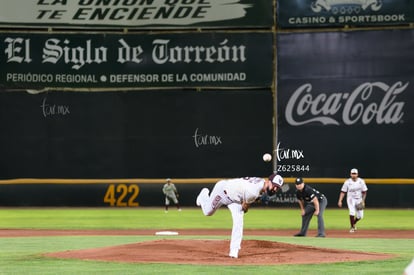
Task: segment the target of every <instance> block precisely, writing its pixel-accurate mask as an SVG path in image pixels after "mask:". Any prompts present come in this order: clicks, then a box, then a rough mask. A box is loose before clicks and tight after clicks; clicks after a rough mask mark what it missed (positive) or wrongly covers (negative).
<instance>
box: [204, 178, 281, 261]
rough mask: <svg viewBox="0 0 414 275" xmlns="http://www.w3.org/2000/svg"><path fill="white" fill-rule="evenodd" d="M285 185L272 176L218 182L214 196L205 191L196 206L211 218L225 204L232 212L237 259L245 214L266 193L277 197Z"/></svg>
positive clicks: (232, 254) (232, 253)
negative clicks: (276, 194)
mask: <svg viewBox="0 0 414 275" xmlns="http://www.w3.org/2000/svg"><path fill="white" fill-rule="evenodd" d="M282 185H283V178H282V177H281V176H280V175H277V174H276V173H275V174H272V175H270V176H269V178H260V177H245V178H234V179H225V180H220V181H219V182H217V183H216V185H215V186H214V188H213V190H212V191H211V194H210V195H209V192H210V190H209V189H207V188H203V189H202V190H201V192H200V194H199V195H198V197H197V200H196V204H197V206H201V209H202V211H203V213H204V215H205V216H212V215H213V214H214V213H215V212H216V210H217V209H219V208H220V207H221V206H222V205H226V206H227V207H228V209H229V210H230V212H231V216H232V219H233V228H232V232H231V240H230V253H229V256H230V257H232V258H238V256H239V250H240V248H241V241H242V238H243V219H244V213H246V212H247V211H248V209H249V205H250V204H251V203H253V202H255V201H256V199H257V198H258V197H260V196H261V195H262V194H263V193H264V192H267V193H269V195H272V194H274V193H275V192H277V191H278V189H280V188H281V187H282Z"/></svg>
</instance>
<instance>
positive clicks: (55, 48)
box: [0, 32, 273, 89]
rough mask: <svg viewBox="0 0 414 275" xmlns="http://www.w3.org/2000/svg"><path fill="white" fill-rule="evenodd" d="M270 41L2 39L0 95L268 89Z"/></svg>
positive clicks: (178, 36) (267, 37) (248, 37)
mask: <svg viewBox="0 0 414 275" xmlns="http://www.w3.org/2000/svg"><path fill="white" fill-rule="evenodd" d="M272 38H273V34H272V33H270V32H269V33H226V32H210V33H174V34H172V33H168V34H167V33H165V34H122V35H121V34H120V35H116V34H96V33H95V34H91V33H83V34H69V33H65V34H62V33H60V34H57V33H56V34H50V33H36V34H27V33H1V34H0V68H1V69H0V87H6V88H29V89H33V88H37V89H42V88H48V87H66V88H72V89H75V88H88V89H90V88H100V87H102V88H111V87H112V88H121V87H128V88H157V87H205V86H208V87H270V86H271V83H272V79H273V77H272V72H273V70H272V62H273V39H272ZM259 67H260V68H261V70H257V68H259Z"/></svg>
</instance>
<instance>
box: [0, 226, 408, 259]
mask: <svg viewBox="0 0 414 275" xmlns="http://www.w3.org/2000/svg"><path fill="white" fill-rule="evenodd" d="M175 231H177V232H178V233H179V235H186V236H207V235H217V236H229V237H230V230H175ZM155 232H156V231H154V230H12V229H10V230H8V229H4V230H0V237H29V236H30V237H33V236H99V235H102V236H108V235H113V236H115V235H119V236H125V235H131V236H133V235H152V236H153V235H155ZM294 233H296V232H295V231H292V230H277V231H275V230H245V233H244V235H245V236H249V235H251V236H292V235H293V234H294ZM315 235H316V232H315V231H312V230H310V231H309V233H308V237H307V238H313V236H315ZM229 237H228V238H229ZM327 237H335V238H404V239H405V238H407V239H408V238H410V239H412V238H414V235H413V234H412V231H408V230H407V231H404V230H400V231H395V230H376V231H373V230H360V231H358V232H356V233H348V232H347V231H339V230H334V231H332V230H331V231H329V232H328V235H327ZM228 250H229V240H199V239H198V240H182V239H177V238H176V237H175V236H160V239H158V240H153V241H145V242H139V243H132V244H127V245H119V246H111V247H104V248H91V249H82V250H70V251H63V252H56V253H48V254H46V256H48V257H54V258H72V259H82V260H96V261H113V262H128V263H131V262H135V263H175V264H205V265H210V264H215V265H275V264H307V263H316V262H318V263H328V262H345V261H366V260H383V259H388V258H392V257H394V256H393V255H388V254H379V253H366V252H355V251H352V252H351V251H345V250H337V249H324V248H317V247H311V246H302V245H292V244H286V243H280V242H272V241H264V240H243V242H242V249H241V250H240V253H239V258H238V259H232V258H229V257H228V256H227V253H228ZM315 259H317V261H315Z"/></svg>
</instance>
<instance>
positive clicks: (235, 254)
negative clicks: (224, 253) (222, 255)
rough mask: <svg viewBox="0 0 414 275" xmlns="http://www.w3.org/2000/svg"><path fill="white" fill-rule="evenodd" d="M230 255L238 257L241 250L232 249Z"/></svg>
mask: <svg viewBox="0 0 414 275" xmlns="http://www.w3.org/2000/svg"><path fill="white" fill-rule="evenodd" d="M229 257H230V258H235V259H237V258H238V257H239V251H238V250H237V249H232V250H230V254H229Z"/></svg>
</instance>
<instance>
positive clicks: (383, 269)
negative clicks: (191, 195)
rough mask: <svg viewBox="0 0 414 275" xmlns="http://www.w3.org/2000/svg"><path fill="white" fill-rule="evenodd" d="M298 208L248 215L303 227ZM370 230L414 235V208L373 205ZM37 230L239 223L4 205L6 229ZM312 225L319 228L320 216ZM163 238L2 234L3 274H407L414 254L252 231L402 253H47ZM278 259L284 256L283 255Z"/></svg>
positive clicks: (196, 212) (388, 245)
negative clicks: (154, 258) (219, 259)
mask: <svg viewBox="0 0 414 275" xmlns="http://www.w3.org/2000/svg"><path fill="white" fill-rule="evenodd" d="M325 221H326V228H327V231H328V230H329V229H344V230H347V229H348V216H347V210H345V209H327V211H326V214H325ZM299 224H300V216H299V211H298V209H278V208H271V209H269V208H266V209H262V208H252V209H251V210H250V211H249V213H247V214H246V216H245V228H246V229H247V228H248V229H255V228H258V229H272V230H278V229H297V228H298V227H299ZM362 225H363V228H364V229H389V230H392V229H396V230H397V229H398V230H401V229H402V230H411V231H413V235H414V211H413V210H410V209H404V210H401V209H399V210H389V209H367V211H365V218H364V220H363V221H361V226H362ZM11 228H22V229H23V228H25V229H28V228H32V229H153V230H154V231H155V230H162V229H177V230H179V229H185V228H200V229H204V228H223V229H230V228H231V217H230V213H229V211H228V210H227V209H225V208H222V209H220V210H219V211H218V212H217V213H216V214H215V215H214V216H212V217H204V216H203V215H202V213H201V211H200V209H195V208H184V210H183V211H182V212H177V211H176V210H175V209H171V210H170V212H169V213H168V214H165V213H164V211H163V209H162V208H137V209H129V208H128V209H124V208H56V209H51V208H45V209H39V208H36V209H31V208H2V209H0V230H1V229H11ZM310 228H311V229H315V228H316V219H313V220H312V223H311V227H310ZM158 238H161V237H157V236H62V237H56V236H50V237H15V238H0V274H166V273H168V274H304V273H306V274H354V273H359V274H402V272H403V270H404V268H405V267H406V266H407V265H408V263H409V262H410V261H411V259H412V258H413V257H414V239H353V238H325V239H319V238H300V239H298V238H294V237H271V236H270V237H267V236H257V237H255V236H245V239H263V240H272V241H278V242H286V243H292V244H301V245H310V246H316V247H326V248H336V249H347V250H356V251H366V252H379V253H392V254H395V255H396V257H395V258H393V259H390V260H385V261H364V262H348V263H334V264H317V260H318V259H315V264H313V265H279V266H201V265H181V264H124V263H104V262H97V261H80V260H61V259H52V258H46V257H44V256H42V254H43V253H47V252H54V251H65V250H73V249H82V248H94V247H106V246H113V245H119V244H127V243H133V242H140V241H146V240H152V239H158ZM162 238H180V239H189V238H190V239H195V238H204V239H205V238H211V239H217V238H223V239H224V238H225V239H228V238H229V236H178V237H177V236H175V237H162ZM275 257H277V255H275Z"/></svg>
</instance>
